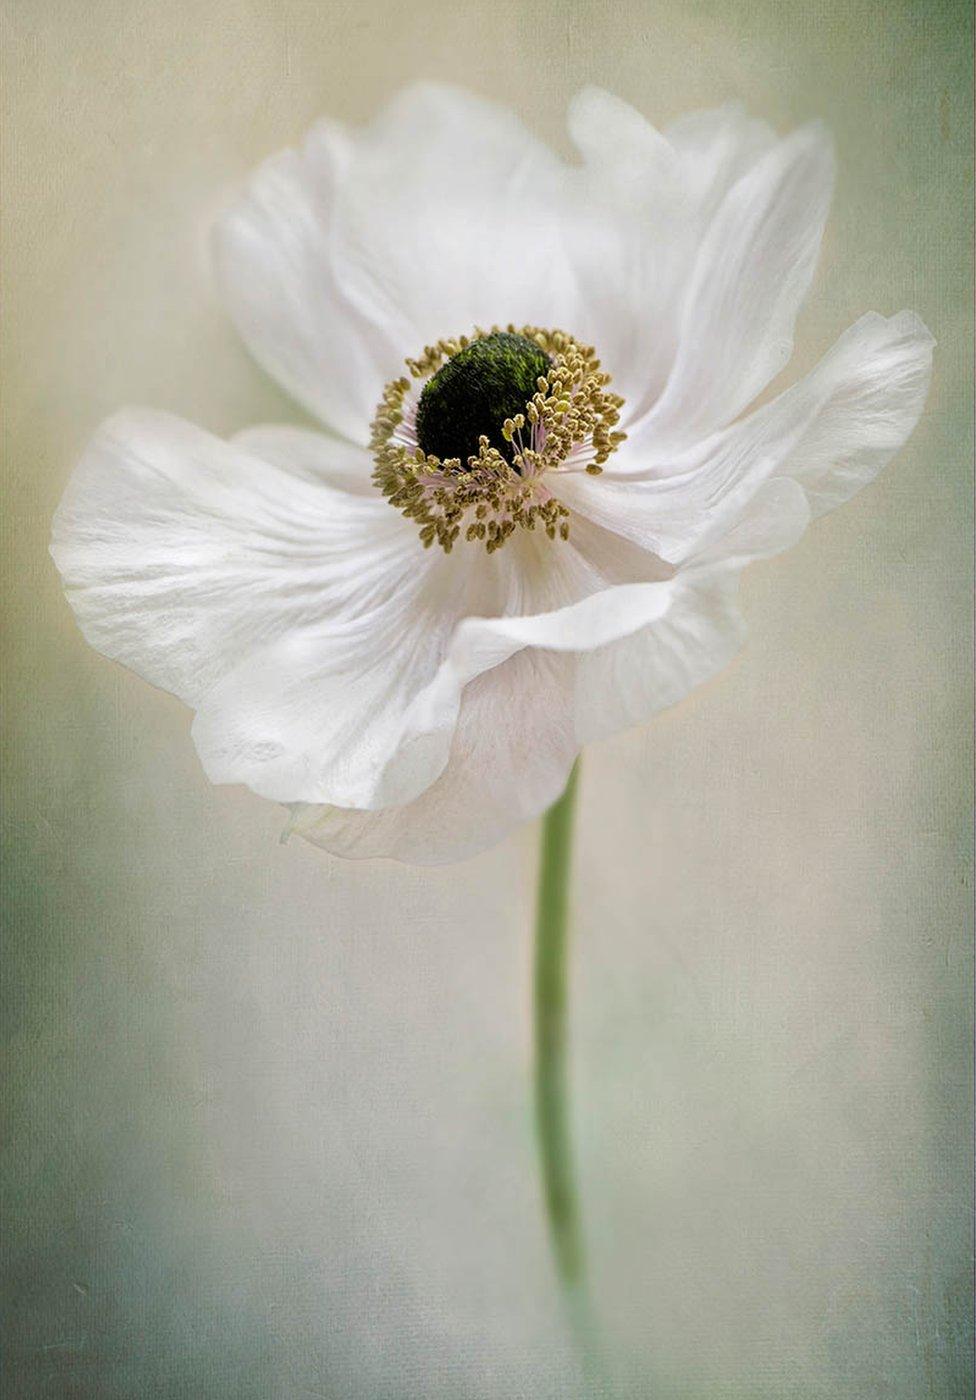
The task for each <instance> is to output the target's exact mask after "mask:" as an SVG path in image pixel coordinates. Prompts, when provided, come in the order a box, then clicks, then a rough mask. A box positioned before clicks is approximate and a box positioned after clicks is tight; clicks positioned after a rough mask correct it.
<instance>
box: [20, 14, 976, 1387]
mask: <svg viewBox="0 0 976 1400" xmlns="http://www.w3.org/2000/svg"><path fill="white" fill-rule="evenodd" d="M4 29H5V33H4V50H5V53H4V63H5V69H6V78H5V85H4V99H5V104H6V108H7V113H6V168H5V175H4V189H3V203H4V206H5V230H4V236H3V278H4V283H5V290H4V302H5V327H4V342H3V349H4V358H3V366H2V372H3V391H4V395H3V397H4V423H3V427H4V436H5V467H4V472H5V477H4V481H5V488H6V497H5V505H4V509H3V517H2V519H3V526H4V551H3V586H4V592H5V595H6V607H7V629H6V639H5V664H4V680H5V691H6V700H5V724H6V731H5V732H6V737H5V751H4V752H5V760H6V769H7V774H6V802H5V814H6V839H7V846H6V860H5V868H4V881H5V893H6V906H7V911H8V914H9V915H10V917H9V918H8V954H7V957H8V963H7V975H6V977H5V979H4V990H5V993H6V995H7V1009H6V1015H5V1021H4V1033H5V1038H6V1049H7V1061H6V1068H5V1089H4V1094H3V1098H4V1107H5V1109H6V1111H7V1117H8V1124H7V1128H6V1134H5V1138H6V1179H7V1183H8V1195H7V1216H8V1220H7V1229H6V1233H7V1248H6V1251H5V1253H6V1263H7V1275H8V1280H9V1290H10V1292H9V1298H8V1302H7V1306H6V1309H5V1312H6V1322H7V1325H8V1328H9V1332H10V1338H9V1348H8V1354H7V1367H8V1372H7V1374H8V1388H7V1390H6V1391H5V1393H6V1394H9V1395H10V1396H11V1397H13V1396H18V1397H19V1396H30V1397H34V1396H39V1397H61V1396H71V1397H90V1396H92V1397H94V1396H98V1397H143V1396H146V1397H170V1396H172V1397H177V1396H180V1397H192V1398H193V1400H196V1398H197V1397H200V1398H201V1400H209V1397H215V1400H221V1397H227V1400H231V1397H233V1398H234V1400H265V1397H267V1398H268V1400H271V1398H272V1397H274V1400H298V1398H299V1397H306V1396H313V1397H314V1396H321V1397H336V1400H340V1398H341V1400H345V1397H360V1396H362V1397H387V1398H388V1400H408V1398H409V1400H412V1398H413V1397H418V1398H420V1400H425V1398H426V1397H432V1398H434V1400H514V1397H526V1400H537V1398H538V1400H547V1398H550V1400H555V1397H560V1398H561V1397H569V1396H574V1395H577V1394H579V1393H580V1391H579V1379H578V1375H577V1372H576V1367H575V1363H574V1361H573V1358H572V1355H571V1353H570V1351H569V1350H568V1348H567V1346H566V1344H565V1340H564V1337H563V1332H562V1329H561V1323H560V1319H559V1316H558V1312H557V1309H556V1307H555V1305H554V1302H553V1290H552V1281H551V1277H550V1272H549V1263H548V1257H547V1252H546V1245H545V1240H544V1237H543V1233H542V1229H541V1225H540V1207H539V1199H538V1193H537V1186H536V1177H535V1162H534V1157H533V1144H532V1139H531V1132H530V1126H531V1119H530V1113H529V1106H528V1101H527V1073H528V1067H529V1058H528V1048H527V1047H528V1040H529V1028H528V1018H527V1003H528V968H529V948H528V945H527V937H528V932H529V914H530V901H531V888H532V880H533V875H534V868H535V860H536V839H537V832H536V831H535V830H533V829H531V828H530V829H526V830H524V831H523V832H521V833H520V834H519V835H518V836H517V837H515V838H513V839H512V840H510V841H509V842H508V843H506V844H504V845H502V846H501V847H499V848H498V849H496V850H494V851H492V852H490V853H488V854H486V855H484V856H483V857H481V858H480V859H477V860H474V861H471V862H469V863H468V864H465V865H463V866H459V867H456V868H453V869H447V870H442V871H439V872H434V873H430V872H422V871H417V870H412V869H408V868H402V867H397V866H393V865H387V864H375V863H374V864H365V865H362V864H358V865H357V864H342V863H340V862H339V861H336V860H333V859H331V858H329V857H327V856H325V855H323V854H321V853H319V852H316V851H314V850H312V849H310V848H308V847H306V846H304V845H303V844H302V843H301V842H297V841H296V842H293V843H292V844H290V845H288V846H284V847H282V846H279V845H278V844H277V836H278V831H279V826H280V817H279V814H278V812H277V811H276V810H275V809H274V808H273V807H271V806H270V805H268V804H266V803H264V802H262V801H260V800H259V799H257V798H254V797H252V796H250V795H249V794H248V793H246V792H243V791H233V790H225V789H214V788H211V787H209V786H208V784H207V783H206V781H205V780H204V778H203V776H202V774H201V772H200V770H199V768H198V765H197V762H196V759H195V757H194V753H193V749H192V746H191V744H190V740H189V734H188V729H189V717H188V715H187V713H186V712H185V711H184V710H183V709H182V708H181V707H180V705H179V704H178V703H176V702H175V701H174V700H172V699H171V698H169V697H167V696H165V695H162V694H160V693H158V692H156V691H154V690H152V689H150V687H148V686H147V685H145V684H143V683H142V682H140V681H139V680H137V679H136V678H135V677H133V676H131V675H128V674H126V673H125V672H123V671H122V670H121V669H120V668H118V667H116V666H113V665H112V664H110V663H109V662H107V661H104V660H103V659H102V658H100V657H99V656H97V655H95V654H94V653H92V652H90V651H88V650H87V649H86V647H85V646H84V644H83V643H82V641H81V638H80V637H79V635H78V633H77V631H76V629H75V626H74V623H73V621H72V618H71V616H70V614H69V611H68V608H67V606H66V605H65V603H64V601H63V599H62V596H61V593H60V590H59V586H58V582H57V579H56V577H55V574H54V570H53V568H52V566H51V564H50V562H49V560H48V557H47V553H46V548H47V536H48V527H49V520H50V517H51V514H52V512H53V510H54V508H55V505H56V504H57V501H58V498H59V495H60V492H61V490H62V487H63V484H64V481H65V479H66V476H67V474H68V472H69V470H70V467H71V464H72V461H73V459H74V458H75V456H76V454H77V453H78V451H79V449H80V448H81V446H82V445H83V443H84V441H85V439H86V437H87V436H88V434H89V433H90V432H91V431H92V430H93V428H94V427H95V425H96V423H97V422H98V421H99V419H100V418H101V417H102V416H103V415H104V414H106V413H108V412H109V411H110V410H112V409H113V408H115V407H116V406H118V405H120V404H122V403H127V402H138V403H146V404H152V405H156V406H159V407H162V408H167V409H171V410H174V411H176V412H179V413H182V414H185V415H186V416H188V417H190V418H192V419H195V420H196V421H198V422H200V423H202V424H204V425H205V426H206V427H208V428H210V429H214V430H217V431H221V432H223V431H228V430H232V429H234V428H237V427H239V426H242V425H244V424H245V423H248V422H251V421H253V420H260V419H268V418H281V417H286V416H292V417H294V416H296V415H295V413H294V410H292V409H291V408H290V407H289V405H288V404H287V403H286V402H285V401H284V400H283V399H282V398H281V397H280V396H279V394H278V393H277V392H276V390H275V389H274V388H273V387H272V386H271V385H270V384H269V383H268V382H267V381H266V380H265V379H264V378H263V377H262V376H261V374H260V373H259V372H258V371H257V370H256V369H255V368H254V367H253V366H252V365H251V363H250V362H249V361H248V360H247V358H246V357H245V354H244V352H243V351H242V349H241V348H240V346H239V345H238V343H237V342H236V340H235V338H234V335H233V333H232V332H231V329H230V327H229V325H228V324H227V322H226V321H225V320H224V319H223V317H222V315H221V313H220V310H219V308H218V307H217V305H216V304H215V301H214V299H213V296H212V293H211V291H210V288H209V283H208V278H207V271H206V259H205V237H204V235H205V229H206V225H207V222H208V219H209V218H210V216H211V214H212V212H213V211H214V210H215V209H217V208H218V207H219V206H220V204H221V201H222V200H223V199H224V198H225V197H226V195H227V193H228V191H230V190H231V189H232V188H233V187H234V185H235V182H237V181H238V180H239V179H240V178H241V177H242V176H243V175H244V173H245V172H246V171H247V170H248V168H249V167H250V166H251V165H252V164H253V163H254V162H255V161H257V160H258V159H259V158H260V157H262V156H263V155H265V154H266V153H268V152H271V151H273V150H275V149H276V148H278V147H280V146H282V145H284V144H286V143H288V142H290V141H293V140H295V139H296V138H297V137H298V136H299V134H300V133H301V132H302V130H303V128H304V127H305V126H306V125H307V124H308V123H309V122H310V121H311V120H312V119H313V118H314V117H315V116H316V115H317V114H318V113H320V112H321V111H324V110H327V111H329V112H332V113H333V114H336V115H338V116H340V117H343V118H347V119H350V120H359V119H364V118H366V117H368V116H369V115H370V114H371V113H372V112H373V111H374V110H375V108H376V107H377V105H378V104H379V103H381V102H382V101H383V100H384V99H385V98H386V97H387V96H388V94H389V93H390V92H391V90H392V89H394V88H395V87H396V86H397V85H398V84H400V83H401V82H403V81H405V80H407V79H410V78H413V77H416V76H440V77H449V78H453V79H456V80H460V81H462V82H465V83H467V84H470V85H471V86H473V87H474V88H476V89H478V90H479V91H482V92H486V93H493V94H495V95H497V96H499V97H500V98H502V99H505V100H506V101H511V102H513V103H515V104H517V105H518V107H519V108H520V109H521V111H522V112H523V113H524V115H525V117H526V118H527V119H528V120H529V121H530V122H531V123H533V124H534V125H535V126H537V128H538V129H539V130H540V131H542V132H543V133H544V134H545V135H547V136H548V137H550V138H551V139H553V140H555V141H557V142H560V143H562V142H563V141H564V138H563V136H562V134H561V133H562V113H563V110H564V106H565V102H566V100H567V98H568V96H569V94H570V93H571V92H572V91H573V90H574V89H575V88H576V87H577V86H578V85H579V84H581V83H582V82H584V81H595V82H599V83H603V84H606V85H608V86H611V87H613V88H614V89H615V90H616V91H618V92H619V93H620V94H622V95H623V96H624V97H626V98H628V99H630V100H631V101H632V102H634V103H636V104H637V105H638V106H640V107H641V108H642V109H643V110H644V111H645V112H646V113H647V114H648V115H650V116H651V117H652V118H654V119H660V120H667V119H668V118H669V117H671V116H672V115H675V114H677V113H679V112H681V111H682V110H684V109H687V108H689V107H694V106H702V105H711V104H714V103H717V102H720V101H722V100H725V99H727V98H730V97H739V98H742V99H743V100H744V101H745V102H746V103H748V104H749V105H750V106H751V107H753V108H754V109H755V110H756V111H757V112H759V113H760V114H762V115H764V116H766V117H768V118H770V119H771V120H772V121H773V122H775V123H776V124H778V125H779V126H781V127H783V128H786V127H789V126H790V125H792V124H794V123H796V122H798V121H800V120H802V119H805V118H807V117H809V116H811V115H815V114H821V115H823V116H825V117H826V118H827V119H828V120H829V122H830V124H831V125H832V127H833V129H834V131H835V133H836V137H837V143H838V149H839V157H840V181H839V188H838V194H837V201H836V209H835V213H834V216H833V218H832V221H831V224H830V228H829V235H828V241H827V247H826V251H825V257H824V261H823V265H822V269H821V274H820V277H819V280H818V282H817V284H816V288H815V292H814V295H813V297H812V299H811V304H810V305H809V307H808V309H807V310H806V311H805V313H804V316H803V319H802V322H801V326H800V335H799V352H798V353H799V360H798V365H799V366H800V367H805V366H807V365H809V364H810V363H812V362H813V360H814V359H815V357H816V356H817V355H819V354H820V353H821V352H822V351H823V350H824V349H825V348H826V347H827V346H828V345H829V344H830V343H831V341H832V340H833V339H834V337H835V336H836V335H837V334H838V332H839V331H841V330H842V329H843V328H844V327H845V326H847V325H848V324H849V323H850V322H851V321H852V320H853V319H855V318H856V317H857V315H859V314H860V313H861V312H862V311H864V310H867V309H870V308H875V309H877V310H880V311H883V312H893V311H897V310H899V309H900V308H901V307H905V306H908V307H915V308H917V309H918V311H919V312H920V313H921V314H922V315H923V316H924V318H925V319H926V321H927V322H928V323H929V325H930V326H931V327H932V329H933V331H934V333H935V335H936V336H937V337H938V339H939V342H940V346H939V350H938V357H937V362H936V364H937V368H936V378H935V384H934V388H933V392H932V396H931V401H930V405H929V409H928V413H927V416H926V419H925V420H924V422H923V424H922V426H921V427H920V429H919V430H918V432H917V433H916V434H915V436H914V438H913V439H912V441H911V443H910V444H909V446H908V448H907V450H906V451H905V452H903V453H902V454H901V456H900V457H899V459H898V460H897V461H896V462H895V463H894V464H893V465H892V466H891V467H890V468H889V470H888V471H887V472H886V473H885V475H884V477H883V479H882V480H881V481H880V482H879V483H878V484H877V485H876V486H875V487H873V488H872V489H870V490H869V491H867V492H866V493H864V494H863V496H861V497H859V498H858V499H857V501H856V502H855V503H854V504H852V505H851V506H850V507H848V508H846V509H845V510H844V511H842V512H841V513H839V514H837V515H835V516H832V517H829V518H828V519H827V520H825V521H823V522H822V523H820V524H819V525H817V526H816V527H815V528H814V529H812V530H811V532H810V533H809V535H808V536H807V538H806V539H805V540H804V541H803V542H802V544H801V545H800V546H799V548H797V549H796V550H795V551H794V552H793V553H791V554H790V555H788V556H785V557H783V558H781V559H778V560H776V561H775V562H773V563H770V564H767V565H764V566H762V567H758V568H756V569H754V570H753V571H752V572H751V573H750V574H749V575H748V577H747V581H746V586H745V607H746V611H747V613H748V616H749V619H750V622H751V626H752V640H751V642H750V645H749V647H748V649H747V651H746V652H745V654H744V655H743V656H742V658H741V659H740V660H739V661H738V662H737V663H736V664H735V665H734V666H733V667H732V668H731V669H730V670H729V671H728V672H727V673H726V674H725V675H723V676H722V677H721V678H720V679H719V680H717V681H715V682H713V683H712V684H711V685H709V686H708V687H706V688H705V689H704V690H703V691H702V692H700V693H699V694H697V695H695V696H693V697H692V698H691V699H689V700H688V701H687V702H685V703H684V704H683V705H681V706H680V707H678V708H677V709H676V710H674V711H673V712H671V713H668V714H667V715H665V716H663V717H662V718H661V719H660V720H659V722H657V723H656V724H655V725H653V726H652V727H650V728H648V729H646V730H644V731H642V732H635V733H631V734H629V735H626V736H622V737H619V738H617V739H615V740H614V741H612V742H610V743H607V744H605V745H603V746H602V747H599V748H597V749H594V750H592V751H591V752H589V753H588V754H587V756H586V762H585V768H584V775H583V782H582V811H581V823H580V831H579V854H578V864H577V884H576V895H577V917H576V945H575V951H574V956H575V980H574V998H575V1002H574V1013H573V1014H574V1036H575V1041H574V1066H573V1069H574V1089H575V1118H576V1123H575V1126H576V1133H577V1139H578V1145H579V1156H580V1169H581V1176H582V1183H583V1194H584V1200H585V1205H586V1214H587V1227H588V1233H589V1238H590V1246H591V1256H592V1264H593V1270H594V1276H595V1287H596V1293H597V1298H598V1302H599V1307H600V1311H601V1316H602V1318H603V1322H604V1326H605V1329H606V1331H607V1334H608V1339H609V1342H608V1345H609V1350H610V1353H611V1355H612V1356H613V1357H614V1358H615V1359H614V1368H613V1369H614V1380H613V1389H610V1390H608V1391H607V1392H606V1393H607V1394H620V1395H626V1396H628V1397H645V1396H651V1395H653V1396H654V1397H656V1398H657V1400H670V1397H687V1398H688V1400H715V1398H716V1397H718V1400H721V1398H722V1397H735V1400H790V1398H791V1397H796V1398H797V1400H801V1398H802V1400H841V1397H844V1400H862V1398H863V1400H874V1397H877V1400H882V1397H883V1400H918V1398H919V1397H962V1396H965V1395H968V1394H969V1393H970V1386H969V1361H970V1346H969V1335H968V1299H969V1280H970V1276H969V1272H968V1257H969V1229H968V1218H969V1200H970V1189H969V1175H968V1151H969V1132H970V1125H971V1116H970V1093H969V1089H970V1061H969V1027H970V986H971V983H970V976H971V964H970V952H969V949H970V944H969V935H968V926H969V912H970V901H971V887H970V879H969V876H970V871H971V864H970V849H969V841H968V830H969V826H968V820H967V816H966V813H967V810H968V799H969V786H970V761H969V733H970V730H969V722H968V717H967V714H968V700H969V680H968V678H969V666H970V658H971V634H970V613H969V583H970V579H971V567H970V540H971V512H970V495H969V458H970V432H971V427H970V425H971V391H970V373H971V361H970V358H969V334H970V305H971V300H970V298H971V284H970V261H971V258H970V238H971V232H970V218H969V209H970V195H969V190H970V188H971V184H970V180H971V174H970V168H969V161H970V140H971V113H972V99H971V92H970V86H969V61H970V51H971V34H970V21H969V6H968V4H966V3H946V4H941V5H940V4H938V3H936V0H912V2H911V3H887V4H882V3H880V0H878V2H877V3H873V2H872V3H865V0H855V2H854V3H851V0H819V3H815V4H812V5H810V4H807V3H799V2H798V0H711V3H702V4H696V5H691V4H681V3H665V2H664V0H616V3H607V0H476V2H474V3H465V0H452V3H447V0H415V3H412V4H409V5H406V4H399V3H394V2H393V0H346V2H345V3H338V0H317V2H313V0H208V3H195V2H194V0H166V3H163V4H160V3H158V0H98V2H97V3H93V0H8V3H7V4H6V6H5V25H4ZM404 348H405V351H409V350H411V349H412V347H404Z"/></svg>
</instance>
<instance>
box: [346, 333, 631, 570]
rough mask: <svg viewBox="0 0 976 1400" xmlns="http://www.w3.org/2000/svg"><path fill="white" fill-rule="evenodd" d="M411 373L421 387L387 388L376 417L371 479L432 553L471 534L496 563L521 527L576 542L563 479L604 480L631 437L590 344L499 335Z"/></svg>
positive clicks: (485, 336)
mask: <svg viewBox="0 0 976 1400" xmlns="http://www.w3.org/2000/svg"><path fill="white" fill-rule="evenodd" d="M406 364H407V368H408V370H409V371H410V375H411V378H407V377H406V376H404V377H402V378H400V379H395V380H393V381H392V382H391V383H390V384H388V385H387V386H386V388H385V390H384V391H383V399H382V402H381V403H380V405H379V408H378V409H377V411H376V417H375V418H374V419H373V436H372V447H373V452H374V456H375V462H376V468H375V471H374V472H373V480H374V481H375V483H376V484H377V486H379V488H380V490H381V491H382V492H383V494H384V495H385V496H386V497H387V498H388V500H389V502H390V504H391V505H393V506H396V507H397V509H398V510H400V511H401V512H402V513H403V514H404V515H405V516H407V517H408V518H410V519H412V520H414V521H416V523H417V525H418V526H419V527H420V538H421V540H422V541H423V544H424V546H425V547H427V546H429V545H431V544H433V543H434V542H435V541H436V542H437V543H438V544H439V545H440V546H441V548H442V549H443V550H445V551H446V552H447V553H450V550H451V548H452V546H453V545H454V542H455V541H456V540H457V538H458V536H459V535H460V533H461V531H462V529H463V531H464V538H465V539H466V540H469V541H472V540H479V541H481V542H482V543H483V544H484V546H485V548H486V549H487V550H488V551H489V553H491V552H492V551H493V550H496V549H499V548H500V547H501V546H502V545H503V544H504V543H505V541H506V540H507V539H508V537H509V535H511V534H512V533H513V532H514V531H515V530H516V529H518V528H524V529H527V530H534V529H535V528H536V526H537V525H541V526H542V528H543V529H544V530H545V532H546V534H547V535H548V536H549V538H550V539H555V538H556V537H557V536H558V537H560V538H562V539H566V538H568V535H569V511H568V510H567V509H566V507H565V506H564V505H563V504H562V502H561V501H560V500H559V499H558V496H557V495H556V493H555V492H554V491H553V490H552V489H551V488H552V487H553V486H554V485H555V478H556V476H557V475H558V474H559V473H563V474H565V473H568V472H581V471H585V472H589V473H591V474H594V475H597V474H599V473H600V472H601V471H602V470H603V463H604V462H605V461H606V460H607V458H608V457H609V456H610V453H611V452H613V451H614V450H615V449H616V448H617V446H618V445H619V444H620V443H621V442H622V441H623V438H624V436H625V435H624V434H623V433H621V432H617V431H615V428H616V424H617V422H618V421H619V418H620V409H621V408H622V407H623V399H621V398H620V397H619V396H618V395H617V394H612V393H610V392H609V389H608V387H607V386H608V385H609V383H610V376H609V374H607V373H606V372H605V371H603V370H601V368H600V361H599V360H598V359H597V357H596V352H595V350H594V349H593V348H592V346H584V345H580V344H578V343H577V342H576V341H575V340H574V339H573V338H572V336H569V335H566V334H565V332H564V331H556V330H554V331H547V330H541V329H540V328H539V327H538V326H523V327H521V328H520V329H518V328H516V327H515V326H507V327H506V328H505V329H504V330H502V329H500V328H499V327H498V326H494V327H493V328H492V329H491V330H490V331H480V330H479V331H475V333H474V335H473V336H466V335H464V336H460V337H459V338H458V339H457V340H441V341H438V343H437V344H436V345H433V346H431V345H428V346H427V347H426V348H425V350H424V352H423V354H422V355H421V356H420V358H419V359H416V360H407V362H406ZM414 381H423V386H422V388H421V389H420V390H419V392H418V390H417V386H416V384H415V382H414Z"/></svg>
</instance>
